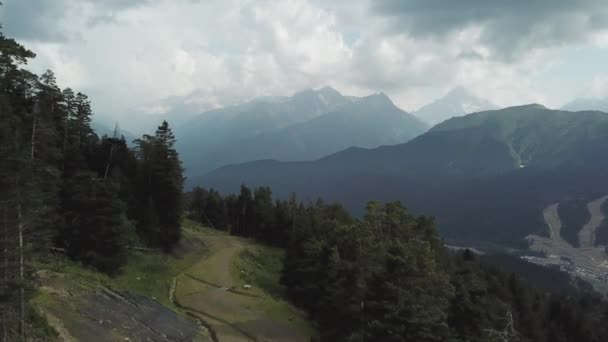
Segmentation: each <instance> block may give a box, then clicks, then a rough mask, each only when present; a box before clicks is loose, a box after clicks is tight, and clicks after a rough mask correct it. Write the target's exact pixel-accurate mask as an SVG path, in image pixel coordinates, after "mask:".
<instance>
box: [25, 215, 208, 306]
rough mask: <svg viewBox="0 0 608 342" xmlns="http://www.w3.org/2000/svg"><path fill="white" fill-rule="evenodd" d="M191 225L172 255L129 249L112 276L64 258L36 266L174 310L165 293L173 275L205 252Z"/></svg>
mask: <svg viewBox="0 0 608 342" xmlns="http://www.w3.org/2000/svg"><path fill="white" fill-rule="evenodd" d="M195 228H196V227H195V226H194V225H193V224H192V223H189V224H188V227H186V228H185V229H184V236H183V240H182V242H181V243H180V246H179V247H178V249H177V251H176V253H174V254H164V253H161V252H154V251H151V252H147V251H146V252H141V251H130V252H129V258H128V263H127V265H126V266H125V267H124V268H123V270H122V272H121V273H120V274H119V275H118V276H116V277H110V276H108V275H106V274H103V273H100V272H97V271H95V270H93V269H91V268H86V267H83V266H82V265H81V264H79V263H76V262H73V261H71V260H69V259H67V258H65V257H56V258H53V259H51V260H47V261H45V262H44V263H42V262H40V263H39V264H38V265H37V266H38V268H42V269H50V270H53V271H56V272H59V273H62V274H65V275H67V276H72V277H77V278H82V279H84V280H86V281H88V282H92V283H97V284H100V285H103V286H106V287H109V288H111V289H114V290H130V291H134V292H137V293H139V294H142V295H145V296H148V297H151V298H154V299H156V300H157V301H159V302H161V303H162V304H164V305H166V306H169V307H172V308H174V309H175V307H174V306H173V304H172V303H170V300H169V295H168V294H169V290H170V288H171V282H172V280H173V278H174V277H176V276H177V275H179V274H180V273H182V272H184V271H185V270H187V269H188V268H190V267H191V266H192V265H194V264H195V263H196V262H197V261H198V260H200V258H201V257H203V256H204V255H205V253H206V252H207V251H206V248H205V246H204V244H203V241H202V240H200V238H199V237H198V236H197V234H196V233H195V232H194V229H195Z"/></svg>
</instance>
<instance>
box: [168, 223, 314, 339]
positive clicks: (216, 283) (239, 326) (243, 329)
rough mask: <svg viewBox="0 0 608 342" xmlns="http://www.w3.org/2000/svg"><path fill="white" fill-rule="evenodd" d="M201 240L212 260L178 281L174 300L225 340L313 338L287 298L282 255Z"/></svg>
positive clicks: (220, 239)
mask: <svg viewBox="0 0 608 342" xmlns="http://www.w3.org/2000/svg"><path fill="white" fill-rule="evenodd" d="M200 234H201V237H202V238H203V239H204V240H205V241H206V242H207V243H208V246H209V249H210V255H209V257H207V258H204V259H201V260H200V262H198V263H196V264H195V265H194V266H193V267H192V268H190V269H188V270H187V272H185V273H184V275H183V276H182V277H180V278H179V279H178V285H177V288H176V292H175V295H176V299H177V300H178V301H179V303H180V304H181V305H183V306H184V307H186V308H189V309H191V310H192V311H194V312H196V313H198V314H199V315H201V317H202V318H203V319H207V320H208V322H209V323H211V326H212V328H213V329H214V330H216V331H217V334H218V338H219V339H220V340H235V341H238V340H247V339H258V340H264V341H287V340H289V341H307V340H309V339H310V337H311V336H313V335H314V331H313V329H312V327H311V326H310V324H309V323H308V322H307V320H306V319H305V316H304V314H303V313H302V312H301V311H299V310H297V309H296V308H294V307H293V306H292V305H290V304H289V303H288V302H287V301H286V300H285V299H284V298H283V292H284V290H283V288H282V287H281V285H280V284H279V276H280V271H281V267H282V258H283V253H282V251H281V250H279V249H276V248H272V247H267V246H263V245H260V244H257V243H255V242H253V241H252V240H249V239H243V238H238V237H234V236H230V235H228V234H226V233H224V232H219V231H216V230H212V229H206V228H201V229H200ZM245 284H249V285H251V288H250V289H245V288H243V285H245Z"/></svg>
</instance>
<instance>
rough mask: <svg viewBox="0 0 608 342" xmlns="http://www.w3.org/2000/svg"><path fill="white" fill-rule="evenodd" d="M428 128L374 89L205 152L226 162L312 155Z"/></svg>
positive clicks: (390, 140) (387, 141)
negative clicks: (303, 118)
mask: <svg viewBox="0 0 608 342" xmlns="http://www.w3.org/2000/svg"><path fill="white" fill-rule="evenodd" d="M427 129H428V126H427V124H425V123H423V122H422V121H420V120H419V119H418V118H416V117H414V116H413V115H411V114H408V113H406V112H404V111H402V110H401V109H399V108H397V107H396V106H395V105H394V104H393V103H392V102H391V100H390V99H389V98H388V97H387V96H386V95H384V94H376V95H371V96H368V97H364V98H361V99H357V100H354V102H351V103H347V104H345V105H343V106H340V107H339V108H338V109H336V110H334V111H332V112H329V113H326V114H323V115H320V116H317V117H315V118H313V119H311V120H308V121H306V122H302V123H297V124H293V125H290V126H287V127H285V128H283V129H280V130H275V131H271V132H266V133H262V134H259V135H256V136H253V137H251V138H248V139H244V140H236V141H235V142H233V143H230V144H226V145H225V146H222V147H221V148H219V149H217V150H215V151H213V152H212V153H210V155H209V159H207V160H205V162H207V163H209V164H213V165H227V164H231V163H238V162H243V161H252V160H258V159H278V160H312V159H317V158H320V157H322V156H325V155H328V154H331V153H335V152H338V151H340V150H343V149H345V148H348V147H351V146H359V147H369V148H371V147H377V146H381V145H392V144H398V143H403V142H406V141H408V140H410V139H412V138H414V137H416V136H418V135H420V134H422V133H424V132H425V131H426V130H427Z"/></svg>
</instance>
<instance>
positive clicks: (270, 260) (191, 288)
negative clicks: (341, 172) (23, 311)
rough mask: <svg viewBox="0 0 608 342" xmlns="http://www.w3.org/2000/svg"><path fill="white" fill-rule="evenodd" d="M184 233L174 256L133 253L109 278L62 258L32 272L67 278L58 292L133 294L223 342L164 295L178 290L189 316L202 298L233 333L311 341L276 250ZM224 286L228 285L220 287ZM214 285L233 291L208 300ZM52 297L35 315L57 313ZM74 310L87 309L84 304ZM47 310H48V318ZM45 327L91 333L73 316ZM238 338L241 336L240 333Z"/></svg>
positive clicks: (39, 300)
mask: <svg viewBox="0 0 608 342" xmlns="http://www.w3.org/2000/svg"><path fill="white" fill-rule="evenodd" d="M183 227H184V235H183V239H182V242H181V243H180V246H179V247H178V248H177V250H176V251H175V253H174V254H172V255H165V254H162V253H159V252H139V251H131V252H130V255H129V262H128V264H127V265H126V266H125V268H124V270H123V272H122V273H121V274H120V275H119V276H117V277H114V278H112V277H109V276H107V275H105V274H102V273H99V272H96V271H94V270H92V269H87V268H83V267H82V266H81V265H79V264H77V263H75V262H72V261H70V260H68V259H66V258H65V257H62V256H57V257H54V258H52V259H49V260H46V261H44V262H39V263H38V265H37V268H38V269H43V270H49V271H52V274H57V275H60V276H61V277H65V278H62V280H56V279H55V280H53V281H54V282H55V286H56V284H57V282H60V283H61V284H60V287H63V286H65V288H63V289H62V290H66V291H68V292H74V291H76V292H79V291H80V292H82V291H83V290H84V291H96V290H97V288H96V287H95V286H102V287H105V288H109V289H111V290H113V291H117V292H121V291H132V292H135V293H139V294H141V295H144V296H147V297H150V298H152V299H155V300H156V301H158V302H160V303H161V304H163V305H164V306H166V307H168V308H169V309H171V310H172V311H175V312H177V313H179V314H180V315H183V314H186V313H188V314H193V313H194V314H195V315H196V316H198V317H199V318H201V320H204V321H206V322H207V321H208V322H210V323H213V324H212V325H211V327H212V328H218V327H219V329H218V330H217V331H218V335H219V336H220V340H224V339H222V338H221V337H222V333H224V334H225V335H224V336H227V334H228V333H230V334H232V333H234V331H232V332H230V331H229V330H231V329H232V328H231V327H220V326H219V325H217V323H218V322H215V321H213V319H211V318H210V317H208V316H204V315H203V316H201V315H200V314H197V312H193V311H191V310H188V309H186V308H184V307H181V305H176V303H173V302H172V300H171V299H170V295H169V294H170V292H171V288H172V285H173V284H174V283H175V284H178V285H177V286H176V288H175V298H176V299H177V300H178V302H179V304H187V305H186V306H187V307H188V308H191V307H192V306H194V308H197V301H196V298H199V300H200V301H201V302H200V303H198V304H200V307H202V308H205V309H207V308H209V307H214V305H209V302H208V301H212V300H218V305H217V307H218V311H217V312H215V313H216V314H219V315H220V316H222V318H225V319H227V320H228V321H230V322H235V327H237V329H241V330H246V331H253V333H252V334H254V335H255V334H258V333H260V334H262V335H263V334H271V335H272V334H274V333H276V330H279V332H280V333H281V334H283V333H288V334H294V333H295V334H297V335H298V337H299V335H300V334H301V335H306V336H312V335H313V334H314V332H313V329H312V328H311V326H310V325H309V324H308V322H307V321H306V319H305V318H304V315H303V314H302V313H301V312H300V311H298V310H297V309H295V308H294V307H293V306H291V305H290V304H289V303H288V302H287V301H286V300H285V299H284V297H283V292H284V291H283V288H282V287H281V286H280V285H279V276H280V270H281V267H282V257H283V252H282V251H281V250H280V249H275V248H271V247H265V246H261V245H259V244H256V243H254V242H253V241H251V240H247V239H241V238H237V237H233V236H230V235H228V234H225V233H223V232H219V231H215V230H212V229H207V228H203V227H201V226H200V225H198V224H196V223H194V222H192V221H188V220H186V221H185V222H184V225H183ZM226 244H230V245H232V244H234V246H235V247H236V248H235V249H234V250H232V252H231V250H230V249H227V248H226V247H227V246H226ZM218 251H219V253H216V252H218ZM240 270H247V272H240ZM188 275H191V276H194V277H195V278H202V279H203V280H205V281H208V282H209V283H210V284H211V285H209V284H205V283H203V282H201V281H197V280H195V279H192V278H191V277H190V276H188ZM176 279H177V281H176ZM226 282H229V284H225V283H226ZM75 283H78V284H89V285H93V286H92V287H91V286H89V285H87V286H85V288H82V287H80V286H78V289H75V288H73V286H74V284H75ZM243 284H251V285H252V289H250V290H245V289H243V287H242V285H243ZM217 285H221V286H225V285H228V287H230V290H228V291H225V292H224V291H222V297H221V298H220V299H218V298H215V297H214V296H211V297H209V296H207V293H216V292H212V291H217V289H218V288H217ZM53 291H54V290H53ZM53 291H49V288H48V287H46V288H43V289H41V291H39V294H38V296H37V297H35V298H34V300H33V302H34V303H35V304H36V305H37V306H39V307H40V308H46V309H47V310H45V311H46V312H47V313H49V312H51V311H55V312H57V311H60V309H59V307H60V306H61V305H62V304H61V301H58V300H57V298H56V295H55V293H53ZM224 294H225V295H224ZM243 294H244V295H243ZM197 296H198V297H197ZM193 298H194V299H193ZM77 305H86V303H81V304H77ZM50 308H52V309H53V310H48V309H50ZM243 308H246V310H243ZM222 310H223V311H222ZM47 318H49V317H47ZM50 320H54V321H55V322H53V323H55V324H53V325H54V327H55V328H56V329H57V328H60V329H65V330H70V331H71V330H73V329H76V330H81V331H88V330H86V329H89V328H90V327H87V326H83V325H82V324H81V322H77V321H78V320H79V318H78V317H77V316H69V317H68V315H66V317H65V318H64V317H50ZM275 323H276V324H275ZM214 324H215V325H214ZM220 325H222V324H220ZM277 326H278V327H277ZM83 329H85V330H83ZM222 329H225V330H224V331H222ZM232 330H234V329H232ZM260 331H261V332H260ZM236 334H237V335H239V333H238V332H237V333H236ZM241 337H242V336H241ZM98 338H99V340H100V341H103V340H104V339H103V338H102V337H99V336H98ZM227 340H232V339H227ZM236 340H238V339H236ZM92 341H96V340H95V339H93V340H92Z"/></svg>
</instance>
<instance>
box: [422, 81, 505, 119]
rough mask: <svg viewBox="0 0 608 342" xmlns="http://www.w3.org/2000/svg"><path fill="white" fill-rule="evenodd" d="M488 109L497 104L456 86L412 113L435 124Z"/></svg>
mask: <svg viewBox="0 0 608 342" xmlns="http://www.w3.org/2000/svg"><path fill="white" fill-rule="evenodd" d="M490 109H498V106H496V105H494V104H493V103H491V102H489V101H486V100H484V99H480V98H478V97H476V96H475V95H473V94H471V93H470V92H469V91H468V90H466V89H465V88H463V87H456V88H454V89H452V90H450V91H449V92H448V93H447V94H445V95H444V96H442V97H441V98H439V99H437V100H435V101H433V102H431V103H429V104H427V105H425V106H423V107H422V108H420V109H418V110H417V111H415V112H414V113H413V114H414V115H415V116H417V117H419V118H420V119H422V120H423V121H425V122H428V123H429V124H431V125H436V124H438V123H440V122H443V121H445V120H447V119H449V118H452V117H458V116H463V115H466V114H470V113H474V112H481V111H484V110H490Z"/></svg>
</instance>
